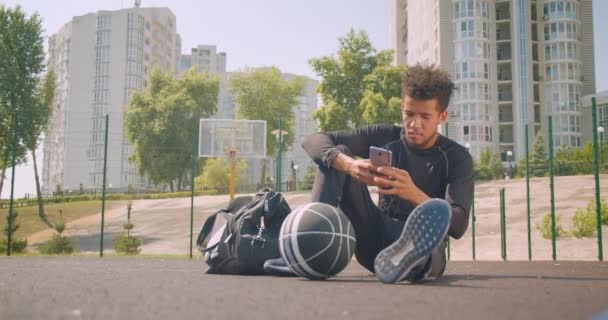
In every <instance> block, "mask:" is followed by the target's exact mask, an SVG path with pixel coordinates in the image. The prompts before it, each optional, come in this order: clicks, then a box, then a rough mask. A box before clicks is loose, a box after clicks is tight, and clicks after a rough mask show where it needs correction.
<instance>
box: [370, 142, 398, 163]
mask: <svg viewBox="0 0 608 320" xmlns="http://www.w3.org/2000/svg"><path fill="white" fill-rule="evenodd" d="M369 160H370V161H371V163H372V164H373V165H375V166H376V167H390V166H391V164H392V160H393V153H392V152H391V151H390V150H387V149H382V148H378V147H374V146H371V147H369Z"/></svg>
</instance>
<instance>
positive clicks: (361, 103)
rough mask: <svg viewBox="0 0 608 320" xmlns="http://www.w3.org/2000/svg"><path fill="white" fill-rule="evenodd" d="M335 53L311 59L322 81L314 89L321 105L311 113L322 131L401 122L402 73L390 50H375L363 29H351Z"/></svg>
mask: <svg viewBox="0 0 608 320" xmlns="http://www.w3.org/2000/svg"><path fill="white" fill-rule="evenodd" d="M339 42H340V45H339V48H338V53H337V56H336V57H334V56H324V57H320V58H314V59H311V60H310V65H311V66H312V68H313V70H314V71H315V72H316V73H317V75H319V76H320V77H321V78H322V80H321V83H320V84H319V87H318V89H317V91H318V92H319V94H320V95H321V98H322V99H323V103H324V105H323V106H321V107H320V108H319V109H317V110H316V111H315V112H314V113H313V118H315V119H316V120H318V121H319V127H320V129H321V130H323V131H333V130H341V129H347V128H354V127H358V126H361V125H363V124H371V123H378V122H389V123H399V122H400V121H401V108H400V107H401V75H402V74H403V72H404V71H405V67H404V66H392V65H391V61H392V51H390V50H386V51H380V52H376V49H375V48H374V47H373V46H372V44H371V42H370V40H369V37H368V35H367V33H365V31H359V32H358V33H356V32H355V31H354V30H352V29H351V30H350V31H349V32H348V33H347V34H346V36H345V37H343V38H340V39H339Z"/></svg>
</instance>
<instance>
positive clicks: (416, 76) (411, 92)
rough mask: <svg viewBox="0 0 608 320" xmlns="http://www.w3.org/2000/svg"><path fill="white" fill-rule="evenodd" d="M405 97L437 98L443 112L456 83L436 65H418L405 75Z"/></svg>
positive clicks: (408, 70)
mask: <svg viewBox="0 0 608 320" xmlns="http://www.w3.org/2000/svg"><path fill="white" fill-rule="evenodd" d="M402 84H403V87H402V91H403V96H404V97H405V96H406V95H407V96H410V97H411V98H413V99H416V100H428V99H433V98H437V100H439V107H440V108H441V110H440V111H441V112H443V111H444V110H445V109H447V107H448V104H449V103H450V96H451V95H452V91H454V83H453V82H452V80H450V75H449V74H448V73H447V72H446V71H444V70H441V69H439V68H437V67H436V66H435V65H422V64H419V63H418V64H416V65H415V66H413V67H408V68H407V70H406V71H405V73H404V74H403V81H402Z"/></svg>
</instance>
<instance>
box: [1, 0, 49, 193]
mask: <svg viewBox="0 0 608 320" xmlns="http://www.w3.org/2000/svg"><path fill="white" fill-rule="evenodd" d="M0 30H2V32H0V169H1V171H2V172H1V173H0V192H1V191H2V188H3V182H4V177H5V175H6V169H7V168H8V167H10V166H12V161H11V160H10V159H11V154H13V152H14V154H15V158H16V161H15V163H16V164H21V163H24V162H25V161H26V157H25V151H26V150H25V146H24V143H23V142H24V134H26V133H28V132H29V131H30V130H32V128H31V123H30V118H29V116H30V115H31V114H33V113H32V112H31V110H30V111H28V108H31V107H34V108H35V107H36V106H37V103H36V90H37V88H38V84H39V82H40V77H39V75H40V73H41V72H42V71H43V69H44V64H43V61H44V48H43V44H42V41H43V40H42V23H41V19H40V17H39V16H38V15H37V14H34V15H32V16H30V17H26V15H25V12H24V11H23V10H21V7H19V6H17V7H16V8H14V9H10V8H8V7H6V6H4V5H1V4H0ZM13 132H16V134H17V143H16V146H15V148H14V149H15V150H13V143H12V139H13V134H12V133H13Z"/></svg>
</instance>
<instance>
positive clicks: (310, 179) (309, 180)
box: [298, 165, 317, 190]
mask: <svg viewBox="0 0 608 320" xmlns="http://www.w3.org/2000/svg"><path fill="white" fill-rule="evenodd" d="M316 173H317V166H316V165H312V166H309V167H308V170H306V173H305V174H304V178H303V179H302V180H301V181H300V185H299V186H298V189H300V190H312V185H313V183H314V181H315V174H316Z"/></svg>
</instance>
